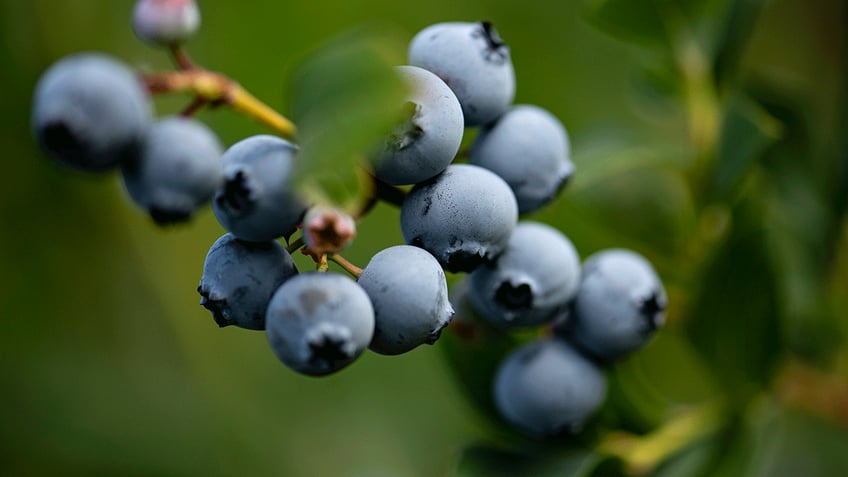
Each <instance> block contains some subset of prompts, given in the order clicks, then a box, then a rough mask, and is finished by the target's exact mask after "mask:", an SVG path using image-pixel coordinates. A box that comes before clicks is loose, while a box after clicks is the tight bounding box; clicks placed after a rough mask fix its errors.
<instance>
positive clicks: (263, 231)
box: [212, 135, 306, 242]
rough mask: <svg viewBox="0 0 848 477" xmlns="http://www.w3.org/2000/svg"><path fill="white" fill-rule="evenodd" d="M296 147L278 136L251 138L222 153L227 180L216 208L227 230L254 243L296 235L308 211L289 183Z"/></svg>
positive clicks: (216, 214)
mask: <svg viewBox="0 0 848 477" xmlns="http://www.w3.org/2000/svg"><path fill="white" fill-rule="evenodd" d="M296 151H297V148H296V147H295V146H294V145H292V144H291V143H289V142H288V141H285V140H283V139H280V138H278V137H274V136H268V135H258V136H252V137H249V138H247V139H244V140H242V141H239V142H237V143H236V144H234V145H233V146H231V147H230V148H229V149H227V151H226V152H225V153H224V177H225V182H224V184H223V186H222V187H220V188H219V189H218V191H217V192H216V193H215V198H214V200H213V201H212V210H214V212H215V217H217V218H218V221H219V222H221V225H223V226H224V228H225V229H227V230H228V231H230V232H232V233H233V235H235V236H236V237H238V238H240V239H242V240H250V241H254V242H264V241H267V240H274V239H276V238H279V237H282V236H284V235H288V234H290V233H292V232H293V231H294V230H295V229H296V228H297V224H298V223H299V222H300V219H301V218H302V217H303V214H304V212H305V211H306V206H305V205H304V203H303V202H302V201H301V200H300V198H299V197H298V196H297V195H296V193H295V191H294V190H293V187H292V184H290V182H289V180H290V176H291V174H292V169H293V167H294V156H295V152H296Z"/></svg>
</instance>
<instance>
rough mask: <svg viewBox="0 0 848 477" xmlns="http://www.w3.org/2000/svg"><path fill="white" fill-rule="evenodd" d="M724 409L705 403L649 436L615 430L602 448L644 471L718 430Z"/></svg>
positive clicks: (635, 471)
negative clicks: (616, 431)
mask: <svg viewBox="0 0 848 477" xmlns="http://www.w3.org/2000/svg"><path fill="white" fill-rule="evenodd" d="M720 416H721V409H719V408H717V407H716V406H714V405H704V406H701V407H697V408H694V409H690V410H687V411H685V412H682V413H680V414H678V415H677V416H675V417H674V418H672V419H670V420H669V421H668V422H666V423H665V424H664V425H663V426H662V427H660V428H659V429H657V430H655V431H653V432H652V433H650V434H648V435H646V436H633V435H630V434H627V433H612V434H610V435H609V436H607V437H606V438H604V440H603V441H601V443H600V446H599V447H600V449H601V450H603V451H605V452H608V453H610V454H612V455H615V456H618V457H619V458H621V459H622V460H623V461H624V462H625V463H626V465H627V467H628V468H629V470H630V472H631V473H632V474H634V475H636V474H638V475H644V474H647V473H649V472H651V471H652V470H653V469H655V468H656V467H657V466H658V465H659V464H660V463H661V462H664V461H665V460H666V459H667V458H668V457H669V456H671V455H673V454H674V453H676V452H678V451H680V449H682V448H684V447H686V445H688V444H689V443H691V442H693V441H694V440H696V439H698V438H701V437H703V436H706V435H709V434H710V433H713V432H715V431H717V430H718V429H719V428H720V424H721V422H722V421H721V418H720Z"/></svg>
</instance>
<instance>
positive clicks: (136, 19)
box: [132, 0, 200, 46]
mask: <svg viewBox="0 0 848 477" xmlns="http://www.w3.org/2000/svg"><path fill="white" fill-rule="evenodd" d="M132 23H133V30H134V31H135V34H136V36H138V37H139V38H141V39H142V40H144V41H146V42H148V43H153V44H157V45H164V46H167V45H176V44H179V43H183V42H185V41H186V40H188V39H189V38H190V37H191V36H192V35H194V34H195V32H197V29H198V28H199V27H200V10H199V9H198V8H197V2H195V1H194V0H139V1H138V2H136V4H135V8H134V9H133V18H132Z"/></svg>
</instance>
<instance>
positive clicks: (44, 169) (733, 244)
mask: <svg viewBox="0 0 848 477" xmlns="http://www.w3.org/2000/svg"><path fill="white" fill-rule="evenodd" d="M307 3H308V2H307ZM307 3H302V4H288V3H286V4H281V5H274V6H269V5H268V4H267V2H247V1H245V2H222V1H213V0H207V1H205V2H201V7H202V8H203V12H204V16H205V17H204V27H203V29H202V30H201V34H200V37H199V38H198V39H197V40H196V41H195V42H193V43H192V44H191V50H192V51H193V52H194V54H195V55H196V56H197V57H198V58H199V59H200V60H201V61H202V62H203V63H204V64H206V65H208V66H209V67H210V68H212V69H219V70H221V71H224V72H226V73H227V74H229V75H232V76H233V77H234V78H236V79H238V80H239V81H240V82H241V83H242V84H243V85H244V86H245V87H247V88H248V89H250V90H251V91H252V92H253V93H255V94H256V95H257V96H258V97H260V98H263V99H266V100H268V101H269V102H270V103H271V104H274V105H276V106H282V107H281V108H280V109H282V110H283V111H284V112H292V113H293V116H294V117H295V118H296V119H298V120H299V122H300V121H303V122H304V123H309V120H308V114H305V113H304V108H302V107H301V106H299V104H298V103H297V101H296V99H297V98H303V97H304V94H303V93H297V91H298V90H299V89H298V88H299V85H298V78H299V77H298V75H297V73H296V71H298V69H299V68H301V67H302V65H303V64H304V61H303V59H304V58H307V57H309V56H310V55H312V56H311V57H312V58H317V60H315V61H316V62H315V63H312V65H313V66H312V68H313V69H312V70H311V71H313V72H314V75H317V77H318V78H328V80H329V79H333V80H338V79H340V78H332V77H331V76H332V75H328V73H327V71H333V70H334V67H333V66H332V63H334V62H335V61H336V60H333V58H334V56H333V55H334V54H336V55H342V56H344V53H345V50H344V49H339V48H338V47H337V48H336V49H332V44H331V45H330V47H328V48H331V49H329V50H326V49H325V50H323V51H324V52H325V55H327V56H324V57H323V60H322V59H321V58H322V56H320V53H319V54H318V55H315V52H316V48H317V47H318V46H319V45H326V44H327V40H328V38H331V37H333V36H335V35H337V34H338V33H339V32H340V31H342V30H349V29H351V28H354V27H357V26H358V25H361V24H362V23H364V22H369V23H370V22H372V21H377V20H382V21H388V22H391V23H392V24H395V25H397V26H398V27H399V28H398V29H397V30H399V31H401V32H406V33H407V36H406V37H404V36H403V34H395V33H393V34H392V35H395V36H389V38H388V40H387V41H385V42H384V43H380V44H376V45H374V48H373V49H372V50H368V51H371V52H372V53H373V56H371V58H373V59H374V61H375V63H374V64H375V65H376V64H382V63H381V62H391V61H398V60H396V59H395V58H396V56H392V55H397V51H398V49H400V50H401V51H402V49H403V48H404V47H405V45H403V44H402V43H400V42H403V41H405V40H406V39H408V38H409V37H411V35H412V33H414V32H415V31H417V30H418V29H420V28H421V27H423V26H425V25H428V24H430V23H435V22H438V21H445V20H451V19H461V20H473V19H490V20H492V21H493V22H494V23H495V24H496V25H497V27H498V29H499V31H500V32H501V33H502V35H503V36H504V38H505V39H506V40H507V41H508V42H509V43H510V45H511V48H512V54H513V57H514V60H515V65H516V72H517V75H518V77H517V80H518V98H517V101H518V102H527V103H535V104H539V105H541V106H544V107H546V108H548V109H550V110H551V111H553V112H554V113H555V114H557V115H558V116H559V117H560V118H561V119H562V120H563V122H564V123H565V125H566V127H568V128H569V131H570V134H571V136H572V139H573V142H574V144H575V146H574V159H575V162H576V164H577V174H576V176H575V179H574V182H573V183H572V184H570V185H569V187H568V188H567V189H566V190H565V192H564V194H563V196H562V197H560V199H558V201H557V202H556V203H555V204H554V206H553V207H552V208H550V209H549V210H546V211H544V212H541V213H539V214H537V215H535V216H534V217H533V218H534V219H535V220H540V221H544V222H548V223H551V224H553V225H555V226H557V227H558V228H560V229H561V230H563V231H564V232H565V233H566V234H567V235H568V236H569V237H570V238H571V239H572V240H573V241H574V242H575V244H576V245H577V248H578V250H580V251H581V254H582V255H583V256H584V257H585V256H587V255H589V254H590V253H591V252H593V251H595V250H598V249H601V248H606V247H610V246H623V247H630V248H633V249H635V250H637V251H639V252H640V253H643V254H644V255H646V256H647V257H648V258H650V260H651V261H652V262H653V263H654V264H655V265H656V266H657V268H658V270H659V272H660V274H661V276H662V277H663V279H664V282H665V284H666V286H667V288H668V290H669V292H670V302H671V309H670V310H669V313H668V316H669V323H668V326H667V327H666V328H665V329H664V330H662V332H661V333H659V335H658V337H657V339H656V340H655V342H654V343H652V345H651V346H649V347H648V348H647V349H645V350H644V351H642V352H640V353H638V354H637V355H636V356H634V357H633V358H631V359H629V360H627V361H626V362H624V363H622V364H621V365H618V366H617V367H616V368H615V369H613V370H611V372H610V380H611V384H610V396H609V399H608V402H607V404H606V405H605V408H604V409H603V411H602V412H601V413H600V415H599V416H598V417H597V419H596V420H595V422H594V423H593V424H592V426H591V428H590V429H589V430H588V432H587V433H586V435H585V436H583V437H581V438H580V439H576V440H562V441H559V440H557V441H554V442H547V443H543V442H537V441H532V440H528V439H526V438H523V437H521V436H519V435H516V434H513V433H512V432H511V431H509V430H507V429H506V428H505V427H503V426H502V425H500V424H499V423H498V421H497V419H496V418H492V416H490V415H488V414H487V411H486V409H487V407H486V405H485V402H483V403H482V404H481V403H480V399H481V398H480V397H481V396H483V398H482V399H483V400H485V399H486V398H485V396H488V393H489V389H488V381H487V374H488V373H486V372H485V371H483V372H481V370H485V369H490V368H491V365H492V363H493V362H496V361H497V359H498V354H499V353H504V352H505V351H506V349H508V348H509V347H510V346H514V344H513V343H514V342H516V341H518V340H520V339H522V338H523V337H521V336H518V337H504V336H489V337H484V339H483V340H482V341H480V342H475V343H468V342H464V341H463V340H462V339H461V337H457V336H455V335H454V334H446V336H445V339H444V340H443V341H440V342H439V344H438V345H437V346H436V347H434V348H427V349H419V350H416V351H415V352H414V353H411V354H410V355H408V356H403V357H395V358H391V359H385V358H382V357H379V356H374V355H369V356H366V357H365V358H364V359H363V360H362V362H360V363H357V364H356V366H353V367H352V368H351V369H350V370H349V371H347V372H345V373H343V374H340V375H338V376H333V377H331V378H327V379H324V380H314V379H310V378H304V377H301V376H296V375H294V374H293V373H290V372H287V371H286V370H285V369H283V368H282V367H281V366H280V365H279V363H277V362H276V361H275V360H274V358H273V356H272V355H271V353H270V352H268V350H267V345H266V344H265V342H264V339H265V338H264V336H262V335H261V334H250V333H244V332H238V330H219V329H217V327H215V326H214V325H213V324H212V322H211V319H210V318H209V316H208V313H207V312H206V311H205V310H203V309H202V308H201V307H199V306H197V296H196V295H195V294H194V291H193V290H194V287H195V286H196V284H197V279H198V278H199V275H200V270H201V265H202V260H203V257H204V255H205V251H206V249H207V248H208V247H209V245H210V244H211V243H212V242H213V241H214V240H215V239H216V238H217V237H218V236H219V235H220V234H221V233H222V231H221V229H220V228H219V226H218V225H217V224H216V223H215V221H214V218H212V217H211V214H210V213H208V211H207V213H205V214H204V215H203V216H201V217H199V219H198V220H197V221H196V222H195V223H194V224H193V225H192V226H190V227H187V228H181V229H177V230H165V231H161V230H158V229H156V228H154V227H153V226H152V224H150V223H148V222H147V221H146V218H145V217H144V216H143V215H142V214H139V213H138V212H137V211H135V210H134V209H132V208H131V207H129V206H126V205H125V204H126V202H127V201H124V200H122V198H121V197H120V196H121V194H122V192H121V191H120V189H119V188H118V186H117V185H116V181H115V180H114V178H112V177H101V178H95V179H88V178H85V177H82V176H78V175H76V174H74V173H71V172H69V171H67V170H63V169H59V168H57V167H54V166H52V164H49V163H48V162H47V161H46V160H44V158H43V157H42V155H41V153H40V152H38V151H37V150H36V149H35V148H34V145H33V143H32V141H31V140H30V138H29V131H28V125H27V121H28V117H29V113H28V111H29V101H30V98H31V90H32V85H34V82H35V79H36V78H37V76H38V75H39V74H40V72H41V71H43V70H44V68H45V67H46V66H47V65H48V64H50V63H51V62H52V61H54V60H55V59H56V58H58V57H61V56H63V55H64V54H67V53H69V52H72V51H78V50H84V49H98V50H106V51H108V52H110V53H112V54H114V55H116V56H118V57H120V58H123V59H125V60H127V61H128V62H130V63H132V64H134V65H136V66H139V67H141V68H142V69H146V70H155V69H160V68H161V67H162V66H163V65H164V61H165V55H161V54H157V53H156V52H152V51H150V50H149V49H147V48H146V47H144V46H143V45H141V44H139V43H138V42H137V41H136V40H134V39H133V38H132V33H131V31H130V29H129V26H128V21H129V16H128V15H129V10H130V4H131V2H129V1H126V2H114V1H106V0H102V1H89V2H66V3H65V4H60V3H59V2H48V1H46V0H42V1H32V2H22V1H18V0H5V1H3V2H0V27H2V28H0V31H2V33H0V35H2V41H3V43H2V47H3V48H2V49H0V64H2V65H3V66H2V68H3V74H2V77H3V78H4V88H5V89H7V90H8V91H7V95H6V96H5V98H4V101H2V102H0V113H2V114H0V121H2V123H0V124H2V128H0V138H2V139H3V142H4V144H5V145H6V154H5V157H6V159H5V164H6V174H7V181H6V184H5V186H4V187H3V188H2V189H0V219H2V223H3V224H4V233H3V234H2V236H1V237H0V270H2V271H3V272H4V273H3V275H4V279H3V282H2V284H0V285H2V287H0V289H2V291H1V292H0V310H3V312H2V315H0V316H2V317H3V319H4V332H3V333H2V334H0V356H2V359H3V362H4V363H7V366H4V367H3V368H2V370H0V382H2V383H3V389H4V392H3V397H2V398H1V399H2V400H0V404H2V408H3V409H4V412H3V416H2V421H3V425H2V427H0V469H2V470H3V472H2V473H3V474H7V475H92V474H100V475H267V474H271V475H291V476H298V475H334V476H382V475H392V476H405V475H415V476H430V475H458V476H478V475H479V476H482V475H533V476H547V475H574V476H588V475H604V476H610V475H621V474H638V475H656V476H664V477H665V476H683V477H686V476H706V475H723V476H724V475H731V476H732V475H739V476H759V475H769V476H774V475H778V476H779V475H787V476H789V475H810V476H812V475H823V476H828V475H838V474H839V473H840V470H842V469H845V468H848V462H846V459H848V432H846V426H848V385H847V384H846V381H848V347H846V346H845V339H846V331H848V330H846V317H848V303H846V295H845V289H846V286H848V238H846V234H845V233H844V232H845V230H846V221H845V209H846V207H848V108H846V107H845V105H846V104H848V97H846V91H848V34H846V33H845V32H846V26H848V8H847V7H846V6H845V5H844V4H843V3H844V2H841V1H839V0H818V1H815V2H802V1H800V0H771V1H768V2H765V1H757V0H722V1H719V0H692V1H686V2H677V1H670V0H591V1H587V2H582V3H580V2H562V4H561V5H552V4H551V2H541V1H527V2H508V1H506V0H504V1H487V2H479V4H475V5H456V4H455V3H456V2H446V1H445V2H441V1H435V2H431V4H428V6H427V7H426V8H410V7H409V6H408V5H406V4H403V3H402V2H386V1H381V0H373V1H368V2H316V3H315V4H314V5H313V4H307ZM446 12H449V17H446V15H447V14H446ZM397 30H393V31H397ZM397 36H399V37H400V38H397ZM346 38H348V40H350V39H351V38H352V37H351V36H347V37H346ZM392 42H398V43H397V44H393V43H392ZM348 44H349V43H348ZM392 51H394V52H395V53H391V52H392ZM322 61H323V63H322ZM306 68H307V69H306V70H300V71H306V72H307V73H308V72H309V71H310V70H309V68H310V67H309V66H307V67H306ZM377 69H379V67H377ZM369 71H371V70H369ZM375 71H376V70H375ZM307 76H308V75H307ZM366 76H367V75H366ZM375 77H376V78H381V77H380V76H379V74H377V76H375ZM300 81H301V82H302V81H304V79H303V77H300ZM306 81H308V82H313V81H312V80H308V79H307V80H306ZM302 84H303V83H301V85H302ZM377 84H379V82H377ZM324 87H326V88H327V91H331V92H332V91H343V90H344V87H345V85H344V83H343V82H340V81H336V82H335V83H333V82H328V83H327V84H325V85H324ZM374 87H378V86H377V85H374ZM338 94H340V95H342V96H345V97H347V94H346V93H338ZM363 94H364V95H366V96H367V94H368V93H367V91H366V92H364V93H363ZM322 97H332V96H331V94H330V93H327V94H326V95H324V94H322ZM289 98H294V99H292V100H291V101H287V100H288V99H289ZM308 104H311V105H312V106H313V108H314V109H322V108H323V109H322V111H324V112H323V113H322V115H323V116H324V117H326V115H334V114H337V113H336V111H344V110H346V109H347V108H358V110H359V111H362V112H363V114H365V113H368V112H369V111H371V110H369V109H368V107H367V104H363V102H362V101H361V99H360V100H357V101H351V102H350V103H349V104H348V103H345V104H339V103H338V102H337V101H333V102H330V103H329V104H319V102H317V101H312V102H309V103H308ZM181 105H182V104H181V102H180V101H178V100H176V99H171V98H167V99H164V100H160V101H158V102H157V109H158V112H159V113H160V114H162V113H163V112H167V111H171V112H173V111H175V110H177V109H178V108H179V107H180V106H181ZM336 108H338V109H336ZM379 109H380V107H377V106H375V108H374V110H373V111H377V110H379ZM327 111H330V112H327ZM201 119H202V120H204V121H205V122H208V123H209V124H210V125H212V127H213V128H215V130H216V131H218V132H219V134H221V136H222V138H223V139H224V141H225V142H226V143H227V144H231V143H233V142H235V141H236V140H238V139H240V138H242V137H244V136H246V135H248V134H254V133H257V132H264V131H263V130H261V128H260V127H258V126H256V125H255V124H254V123H251V122H249V121H246V120H243V119H242V118H239V117H237V116H236V115H233V114H230V113H229V112H227V111H210V112H204V113H203V114H202V115H201ZM370 124H371V126H373V127H374V128H375V129H372V130H371V131H362V130H357V128H349V129H344V128H343V126H344V125H338V126H334V128H343V130H344V132H345V135H342V137H343V138H344V143H345V144H354V145H357V146H355V147H358V145H362V144H366V143H367V141H368V140H370V138H369V136H371V135H373V134H374V131H378V130H379V127H380V125H379V124H377V123H376V122H374V123H370ZM354 126H355V125H354ZM369 127H370V126H369ZM334 130H336V129H333V130H327V129H320V128H317V129H316V131H318V132H316V139H315V143H316V144H318V145H320V146H322V147H329V146H337V145H338V144H342V142H337V143H334V142H332V141H329V140H324V139H323V138H325V137H327V135H328V134H330V135H331V134H332V133H333V131H334ZM324 154H332V155H334V156H336V155H338V154H339V150H338V149H335V150H331V151H329V152H322V153H321V154H320V155H321V156H324ZM345 159H350V158H345ZM331 183H332V179H331ZM333 190H335V191H336V192H332V191H333ZM340 190H341V191H340V192H338V191H339V189H332V188H330V191H328V194H329V195H333V196H334V197H335V194H337V193H339V194H341V197H342V198H343V199H344V198H346V197H347V196H346V195H345V194H347V193H348V192H346V191H347V190H348V189H346V188H345V187H342V188H341V189H340ZM401 241H402V240H401V238H400V233H399V230H398V225H397V211H396V210H393V209H392V208H390V207H385V206H379V207H378V208H377V209H375V211H374V213H373V214H372V215H370V216H369V217H368V218H366V221H365V222H364V223H363V224H362V225H361V226H360V235H359V238H358V239H357V242H356V243H355V244H354V246H353V249H352V251H351V254H350V256H349V258H350V259H352V260H353V261H354V262H356V263H359V264H364V263H366V262H367V260H368V258H369V257H370V256H371V255H373V254H374V253H375V252H376V251H378V250H379V249H381V248H385V247H387V246H389V245H394V244H397V243H401ZM453 278H458V277H453ZM484 351H485V352H484ZM443 353H444V354H447V355H448V358H449V359H448V360H443V359H441V358H442V356H441V354H443ZM445 361H446V362H445ZM452 373H457V374H459V376H460V378H461V379H459V380H452V379H450V375H451V374H452ZM460 392H466V394H469V395H470V396H471V397H472V399H470V400H468V401H466V400H464V399H463V397H462V396H461V395H460ZM474 396H477V397H476V398H475V397H474ZM452 456H453V457H452Z"/></svg>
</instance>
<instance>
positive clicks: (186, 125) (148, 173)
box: [121, 117, 224, 224]
mask: <svg viewBox="0 0 848 477" xmlns="http://www.w3.org/2000/svg"><path fill="white" fill-rule="evenodd" d="M222 153H223V147H222V146H221V143H220V141H219V140H218V137H217V136H216V135H215V133H214V132H212V130H211V129H209V128H207V127H206V126H204V125H203V124H202V123H200V122H198V121H195V120H193V119H188V118H182V117H171V118H167V119H163V120H161V121H158V122H155V123H154V124H153V126H151V128H150V130H149V131H148V133H147V135H146V136H145V140H144V143H143V144H142V147H141V152H140V154H139V155H138V157H137V158H136V159H135V160H130V161H127V162H124V163H123V164H122V167H121V172H122V173H123V178H124V184H125V185H126V187H127V191H128V192H129V194H130V197H131V198H132V199H133V201H134V202H135V203H136V204H138V206H139V207H141V208H143V209H145V210H147V211H148V212H149V213H150V216H151V217H152V218H153V220H154V221H155V222H157V223H160V224H166V223H173V222H182V221H185V220H188V219H189V217H191V215H192V213H193V212H194V211H195V209H197V208H198V207H200V206H201V205H203V204H205V203H207V202H208V201H209V200H210V199H211V198H212V196H213V194H215V191H216V190H217V189H218V188H219V187H220V186H221V184H223V182H224V171H223V166H222V164H221V154H222Z"/></svg>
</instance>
